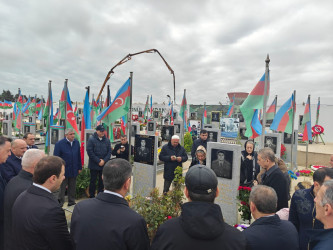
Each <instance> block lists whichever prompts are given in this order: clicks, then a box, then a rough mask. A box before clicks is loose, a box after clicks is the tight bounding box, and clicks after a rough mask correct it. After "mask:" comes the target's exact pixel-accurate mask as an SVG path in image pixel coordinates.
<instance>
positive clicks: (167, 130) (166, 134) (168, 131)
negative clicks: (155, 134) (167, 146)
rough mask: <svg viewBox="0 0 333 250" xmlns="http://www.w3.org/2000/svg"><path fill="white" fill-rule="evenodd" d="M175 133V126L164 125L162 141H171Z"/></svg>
mask: <svg viewBox="0 0 333 250" xmlns="http://www.w3.org/2000/svg"><path fill="white" fill-rule="evenodd" d="M173 135H174V126H171V125H164V126H162V130H161V137H162V141H170V139H171V137H172V136H173Z"/></svg>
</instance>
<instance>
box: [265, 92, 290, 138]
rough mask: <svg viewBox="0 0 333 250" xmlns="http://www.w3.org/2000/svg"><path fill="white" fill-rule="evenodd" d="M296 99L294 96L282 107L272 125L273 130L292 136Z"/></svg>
mask: <svg viewBox="0 0 333 250" xmlns="http://www.w3.org/2000/svg"><path fill="white" fill-rule="evenodd" d="M294 107H295V99H294V94H292V95H291V97H290V98H289V99H288V100H287V101H286V102H285V103H284V104H283V105H282V106H281V108H280V109H279V111H278V112H277V113H276V115H275V117H274V120H273V122H272V125H271V130H275V131H280V132H286V133H288V134H292V130H293V128H292V124H293V117H294Z"/></svg>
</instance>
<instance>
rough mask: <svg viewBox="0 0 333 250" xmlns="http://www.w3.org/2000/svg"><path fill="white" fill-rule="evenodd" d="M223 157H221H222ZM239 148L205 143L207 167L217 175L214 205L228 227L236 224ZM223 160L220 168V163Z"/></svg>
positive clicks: (223, 144)
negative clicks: (218, 191)
mask: <svg viewBox="0 0 333 250" xmlns="http://www.w3.org/2000/svg"><path fill="white" fill-rule="evenodd" d="M222 155H223V156H222ZM240 158H241V146H240V145H229V144H225V143H219V142H208V143H207V161H206V165H207V167H209V168H211V169H212V170H213V171H214V172H215V173H216V175H217V180H218V187H219V190H220V194H219V196H218V197H217V198H216V199H215V203H216V204H218V205H219V206H220V207H221V210H222V214H223V219H224V220H225V222H226V223H228V224H229V225H234V224H236V223H238V205H237V204H238V203H239V201H238V199H237V195H238V187H239V178H240ZM223 159H224V161H223V163H222V166H221V165H219V163H220V161H221V162H222V160H223Z"/></svg>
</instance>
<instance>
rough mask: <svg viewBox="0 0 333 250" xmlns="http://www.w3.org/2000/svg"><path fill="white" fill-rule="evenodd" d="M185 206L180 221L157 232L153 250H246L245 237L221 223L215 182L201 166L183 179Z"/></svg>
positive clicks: (173, 222) (166, 224)
mask: <svg viewBox="0 0 333 250" xmlns="http://www.w3.org/2000/svg"><path fill="white" fill-rule="evenodd" d="M184 193H185V196H186V197H187V199H188V201H189V202H187V203H185V204H183V206H182V213H181V215H180V217H178V218H173V219H171V220H168V221H166V222H165V223H164V224H163V225H161V226H160V228H159V229H158V231H157V233H156V236H155V238H154V240H153V243H152V249H153V250H155V249H158V250H165V249H173V250H177V249H191V250H195V249H209V250H214V249H230V250H231V249H233V250H237V249H245V247H246V242H245V238H244V235H242V234H241V232H239V231H238V230H237V229H235V228H233V227H231V226H229V225H228V224H226V223H225V222H224V220H223V216H222V211H221V208H220V206H219V205H217V204H214V200H215V198H216V197H217V196H218V195H219V189H218V187H217V178H216V175H215V173H214V172H213V170H211V169H210V168H207V167H205V166H203V165H195V166H193V167H192V168H190V169H189V170H188V172H187V174H186V176H185V189H184Z"/></svg>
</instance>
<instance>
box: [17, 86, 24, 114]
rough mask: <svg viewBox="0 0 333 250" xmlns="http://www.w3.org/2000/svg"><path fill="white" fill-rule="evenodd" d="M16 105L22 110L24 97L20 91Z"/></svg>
mask: <svg viewBox="0 0 333 250" xmlns="http://www.w3.org/2000/svg"><path fill="white" fill-rule="evenodd" d="M16 105H17V107H18V108H19V109H22V107H23V97H22V94H21V90H20V89H19V93H18V97H17V101H16Z"/></svg>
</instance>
